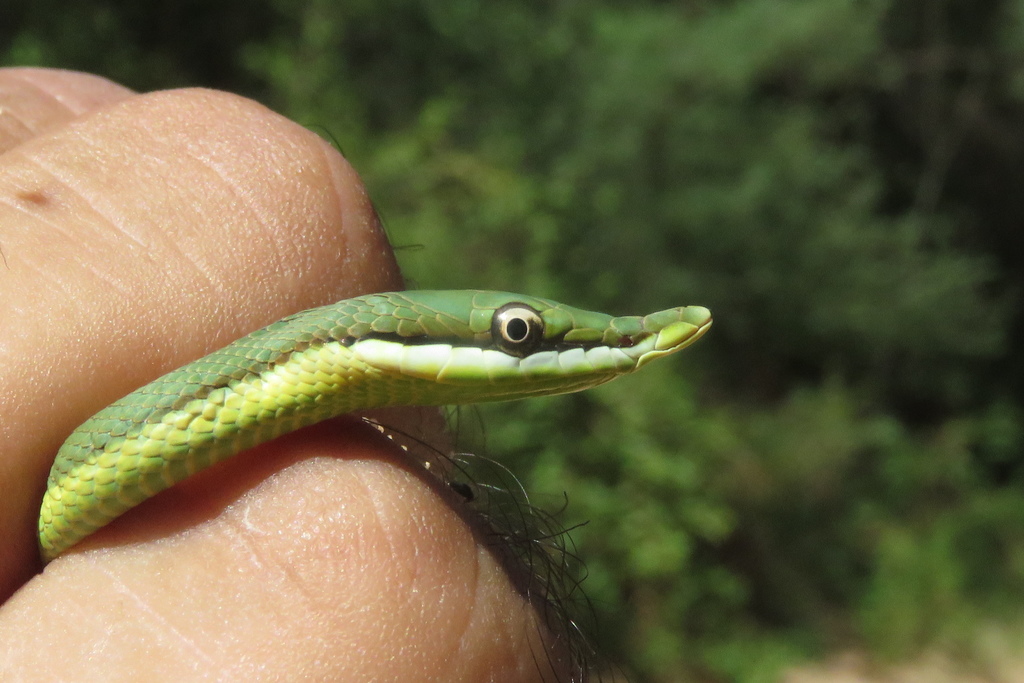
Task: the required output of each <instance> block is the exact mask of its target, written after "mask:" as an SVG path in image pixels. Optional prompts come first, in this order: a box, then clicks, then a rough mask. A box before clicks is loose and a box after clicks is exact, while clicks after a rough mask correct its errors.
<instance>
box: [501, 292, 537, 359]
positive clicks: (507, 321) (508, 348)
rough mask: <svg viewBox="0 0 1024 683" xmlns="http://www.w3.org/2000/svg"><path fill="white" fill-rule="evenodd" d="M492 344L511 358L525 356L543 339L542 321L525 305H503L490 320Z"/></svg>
mask: <svg viewBox="0 0 1024 683" xmlns="http://www.w3.org/2000/svg"><path fill="white" fill-rule="evenodd" d="M491 337H492V338H493V339H494V343H495V344H497V346H498V347H499V348H500V349H502V350H503V351H505V352H506V353H510V354H512V355H513V356H527V355H529V354H530V353H532V352H533V350H534V349H535V348H537V345H538V344H539V343H540V340H541V339H543V338H544V319H543V318H541V317H540V313H538V312H537V311H535V310H534V309H532V308H530V307H529V306H527V305H526V304H518V303H513V304H505V305H504V306H502V307H501V308H499V309H498V310H496V311H495V312H494V317H493V318H491Z"/></svg>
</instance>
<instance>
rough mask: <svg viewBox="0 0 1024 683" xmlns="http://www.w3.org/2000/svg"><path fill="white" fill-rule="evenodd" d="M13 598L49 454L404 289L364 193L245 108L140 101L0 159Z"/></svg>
mask: <svg viewBox="0 0 1024 683" xmlns="http://www.w3.org/2000/svg"><path fill="white" fill-rule="evenodd" d="M0 226H2V227H0V251H2V253H3V259H2V260H0V275H2V277H0V320H3V321H4V325H3V326H2V329H0V334H2V335H3V342H2V343H0V386H3V387H4V388H5V389H4V392H3V393H2V394H0V410H2V414H4V415H5V417H6V418H7V419H5V420H4V421H3V422H2V423H0V486H3V487H4V490H5V491H7V492H9V495H5V496H2V497H0V506H2V507H0V543H2V544H3V548H2V552H0V594H3V595H6V594H8V593H9V591H10V589H11V588H12V587H13V586H14V585H15V584H16V582H17V581H18V580H19V579H24V577H26V576H27V575H28V573H30V571H31V569H32V567H34V566H36V565H35V559H34V558H35V555H36V550H35V540H34V535H33V533H32V529H33V528H34V526H35V522H34V517H35V515H36V514H37V512H38V501H39V500H40V496H41V494H42V490H43V486H44V484H45V479H46V473H47V471H48V468H49V465H50V463H51V461H52V458H53V454H54V453H55V452H56V449H57V447H58V446H59V445H60V443H61V441H62V440H63V438H64V437H65V436H66V435H67V434H68V433H70V432H71V431H72V430H73V429H74V428H75V427H76V426H77V425H78V424H79V423H80V422H81V421H82V420H84V419H85V418H86V417H88V416H89V415H90V414H92V413H93V412H95V410H97V409H98V408H100V407H102V406H103V405H105V404H107V403H109V402H111V401H113V400H115V399H116V398H118V397H120V396H122V395H124V394H126V393H127V392H129V391H130V390H132V389H134V388H135V387H137V386H140V385H142V384H143V383H145V382H146V381H148V380H150V379H152V378H153V377H154V376H156V375H159V374H161V373H163V372H166V371H167V370H170V369H172V368H174V367H177V366H179V365H181V364H182V363H184V362H186V361H188V360H191V359H194V358H197V357H199V356H201V355H203V354H204V353H207V352H209V351H210V350H212V349H213V348H216V347H219V346H222V345H224V344H225V343H227V342H228V341H231V340H232V339H235V338H237V337H239V336H241V335H242V334H244V333H246V332H249V331H251V330H252V329H255V328H258V327H261V326H262V325H265V324H267V323H269V322H272V321H273V320H275V319H277V318H280V317H282V316H284V315H286V314H288V313H292V312H295V311H297V310H301V309H303V308H308V307H310V306H314V305H320V304H324V303H328V302H330V301H333V300H337V299H340V298H344V297H346V296H351V295H353V294H355V293H357V292H365V291H374V290H386V289H394V288H396V287H397V286H398V285H399V282H400V280H399V278H398V276H397V268H396V267H395V264H394V260H393V258H392V256H391V253H390V251H389V249H388V247H387V243H386V240H385V238H384V236H383V234H382V233H381V231H380V229H379V227H378V226H377V223H376V222H375V219H374V217H373V212H372V210H371V207H370V206H369V204H368V202H367V200H366V197H365V193H364V192H363V190H362V187H361V185H360V184H359V183H358V180H357V178H356V176H355V174H354V173H353V171H352V170H351V168H350V167H348V166H347V165H346V164H345V163H344V161H343V160H342V159H341V157H340V156H338V155H337V154H336V153H335V152H334V151H333V150H332V149H331V148H330V147H329V146H328V145H327V144H326V143H324V142H323V141H322V140H321V139H320V138H318V137H316V136H315V135H313V134H312V133H310V132H308V131H306V130H305V129H303V128H301V127H299V126H297V125H295V124H293V123H291V122H289V121H287V120H286V119H284V118H282V117H280V116H277V115H275V114H273V113H272V112H270V111H268V110H266V109H265V108H263V107H260V106H258V105H256V104H255V103H253V102H251V101H248V100H244V99H242V98H237V97H233V96H230V95H226V94H222V93H214V92H209V91H195V90H193V91H179V92H169V93H157V94H153V95H143V96H136V97H132V98H129V99H125V100H122V101H120V102H118V103H116V104H114V105H112V106H110V107H108V108H101V109H98V110H95V111H94V112H92V113H91V114H89V115H87V116H85V117H82V118H78V119H74V120H72V121H71V122H69V123H68V124H67V125H66V126H64V127H62V128H59V129H56V130H54V131H51V132H50V133H48V134H45V135H41V136H38V137H36V138H33V139H31V140H29V141H28V142H25V143H23V144H22V145H20V146H18V147H16V148H14V149H12V150H9V151H8V152H7V153H5V154H4V155H2V156H0Z"/></svg>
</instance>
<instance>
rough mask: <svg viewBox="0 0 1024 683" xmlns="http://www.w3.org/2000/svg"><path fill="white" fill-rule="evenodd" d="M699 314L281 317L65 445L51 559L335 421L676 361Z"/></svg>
mask: <svg viewBox="0 0 1024 683" xmlns="http://www.w3.org/2000/svg"><path fill="white" fill-rule="evenodd" d="M710 326H711V314H710V312H709V311H708V310H707V309H706V308H703V307H701V306H684V307H680V308H672V309H668V310H665V311H660V312H658V313H652V314H650V315H646V316H643V317H637V316H629V317H612V316H609V315H605V314H603V313H593V312H589V311H582V310H578V309H575V308H570V307H569V306H565V305H563V304H560V303H557V302H555V301H549V300H547V299H539V298H535V297H529V296H523V295H520V294H510V293H507V292H488V291H474V290H467V291H417V292H391V293H384V294H370V295H367V296H360V297H355V298H353V299H346V300H344V301H340V302H338V303H336V304H332V305H330V306H323V307H321V308H314V309H310V310H308V311H303V312H302V313H298V314H296V315H292V316H290V317H287V318H284V319H283V320H279V321H278V322H276V323H273V324H271V325H269V326H267V327H264V328H263V329H260V330H257V331H256V332H253V333H252V334H249V335H248V336H245V337H243V338H241V339H239V340H238V341H236V342H233V343H232V344H229V345H228V346H226V347H224V348H223V349H221V350H219V351H215V352H214V353H211V354H210V355H208V356H206V357H204V358H201V359H199V360H197V361H194V362H192V363H189V364H187V365H185V366H183V367H181V368H179V369H178V370H175V371H173V372H170V373H168V374H166V375H164V376H163V377H160V378H159V379H157V380H154V381H153V382H150V383H149V384H147V385H146V386H144V387H142V388H141V389H138V390H136V391H134V392H132V393H131V394H128V395H127V396H125V397H124V398H122V399H121V400H119V401H117V402H115V403H113V404H111V405H110V406H108V407H106V408H104V409H103V410H101V411H100V412H98V413H97V414H96V415H94V416H92V417H91V418H89V419H88V420H86V421H85V423H84V424H82V425H81V426H80V427H79V428H78V429H76V430H75V431H74V432H73V433H72V434H71V436H69V437H68V439H67V441H65V442H64V445H63V446H61V448H60V450H59V451H58V453H57V457H56V459H55V460H54V463H53V468H52V469H51V471H50V477H49V481H48V484H47V490H46V494H45V495H44V496H43V502H42V506H41V508H40V511H39V546H40V551H41V555H42V557H43V561H44V562H49V561H50V560H52V559H54V558H55V557H57V556H58V555H60V554H61V553H63V552H64V551H65V550H67V549H68V548H70V547H71V546H73V545H74V544H76V543H78V542H79V541H81V540H82V539H83V538H85V537H86V536H88V535H89V534H91V533H92V532H94V531H95V530H97V529H98V528H100V527H102V526H104V525H105V524H107V523H109V522H110V521H112V520H113V519H115V518H116V517H118V516H119V515H121V514H122V513H124V512H125V511H126V510H128V509H130V508H132V507H134V506H135V505H138V504H139V503H141V502H142V501H143V500H145V499H147V498H149V497H151V496H153V495H155V494H157V493H158V492H160V491H162V490H164V489H167V488H169V487H170V486H173V485H174V484H175V483H177V482H179V481H181V480H183V479H185V478H186V477H189V476H190V475H192V474H195V473H196V472H198V471H200V470H202V469H204V468H206V467H209V466H211V465H213V464H215V463H217V462H220V461H222V460H225V459H226V458H229V457H231V456H232V455H235V454H236V453H239V452H241V451H243V450H245V449H248V448H251V447H253V446H255V445H257V444H260V443H263V442H265V441H269V440H271V439H274V438H276V437H278V436H280V435H282V434H285V433H287V432H290V431H293V430H295V429H298V428H300V427H303V426H306V425H310V424H313V423H316V422H320V421H322V420H325V419H327V418H330V417H334V416H336V415H341V414H344V413H349V412H352V411H355V410H362V409H367V408H379V407H383V406H397V405H447V404H464V403H479V402H483V401H504V400H509V399H516V398H523V397H528V396H543V395H549V394H561V393H567V392H571V391H579V390H581V389H586V388H589V387H593V386H596V385H598V384H603V383H604V382H607V381H609V380H611V379H613V378H615V377H617V376H619V375H622V374H625V373H628V372H632V371H633V370H636V369H637V368H639V367H640V366H642V365H645V364H646V363H648V362H650V361H651V360H653V359H655V358H660V357H661V356H665V355H667V354H670V353H673V352H675V351H678V350H679V349H682V348H684V347H686V346H688V345H690V344H692V343H693V342H694V341H696V340H697V339H698V338H699V337H700V336H701V335H703V334H704V332H706V331H707V330H708V328H709V327H710Z"/></svg>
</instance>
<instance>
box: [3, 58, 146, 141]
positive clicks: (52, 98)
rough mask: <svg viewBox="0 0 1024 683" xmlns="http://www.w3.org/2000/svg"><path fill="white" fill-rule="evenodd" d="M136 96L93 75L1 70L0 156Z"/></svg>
mask: <svg viewBox="0 0 1024 683" xmlns="http://www.w3.org/2000/svg"><path fill="white" fill-rule="evenodd" d="M132 94H133V93H132V91H131V90H129V89H128V88H125V87H122V86H120V85H117V84H116V83H112V82H111V81H108V80H107V79H105V78H100V77H99V76H93V75H91V74H83V73H76V72H74V71H61V70H58V69H29V68H8V69H0V154H2V153H3V152H6V151H7V150H8V149H11V148H13V147H16V146H17V145H19V144H21V143H22V142H25V141H26V140H30V139H32V138H34V137H36V136H37V135H41V134H42V133H45V132H48V131H50V130H53V129H55V128H59V127H61V126H63V125H65V124H67V122H68V121H70V120H71V119H74V118H76V117H78V116H81V115H83V114H85V113H87V112H89V111H92V110H93V109H96V108H98V107H103V106H107V105H110V104H113V103H114V102H117V101H118V100H123V99H125V98H126V97H130V96H131V95H132Z"/></svg>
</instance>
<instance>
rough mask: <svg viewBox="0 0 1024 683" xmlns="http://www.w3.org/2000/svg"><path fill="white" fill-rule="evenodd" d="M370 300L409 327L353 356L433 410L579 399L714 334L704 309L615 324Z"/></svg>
mask: <svg viewBox="0 0 1024 683" xmlns="http://www.w3.org/2000/svg"><path fill="white" fill-rule="evenodd" d="M374 297H378V298H379V299H374ZM366 299H367V303H368V304H370V305H372V306H375V307H376V309H377V310H376V311H375V312H376V313H377V314H384V313H385V308H389V307H393V310H396V311H399V312H400V313H401V315H402V319H403V321H404V323H405V324H404V325H392V324H390V323H389V324H388V327H393V328H394V330H395V331H394V332H388V333H385V334H370V335H368V336H367V337H366V338H365V339H360V340H357V341H356V342H355V343H353V344H352V347H351V350H352V352H353V353H354V354H355V355H356V356H357V357H359V358H360V359H361V360H362V361H363V362H365V363H367V364H368V365H370V366H373V367H375V368H377V369H378V370H380V371H382V372H386V373H390V374H394V375H397V376H400V377H403V378H408V379H415V380H423V381H426V382H429V383H431V385H432V387H431V388H430V390H425V391H422V392H420V391H416V394H417V397H418V398H419V399H422V397H423V396H424V395H430V396H432V397H433V396H437V400H436V401H435V402H437V403H468V402H479V401H496V400H507V399H513V398H521V397H524V396H537V395H545V394H559V393H566V392H570V391H579V390H581V389H586V388H588V387H592V386H596V385H598V384H603V383H604V382H607V381H609V380H611V379H613V378H614V377H617V376H619V375H622V374H625V373H628V372H632V371H634V370H636V369H638V368H640V367H641V366H643V365H645V364H647V363H649V362H650V361H652V360H654V359H655V358H660V357H662V356H665V355H668V354H671V353H674V352H676V351H679V350H680V349H683V348H685V347H687V346H689V345H690V344H692V343H693V342H695V341H697V339H699V338H700V337H701V336H702V335H703V334H704V333H705V332H707V330H708V329H709V328H710V326H711V313H710V311H708V309H706V308H704V307H702V306H683V307H678V308H671V309H668V310H664V311H659V312H657V313H652V314H650V315H646V316H624V317H613V316H610V315H606V314H604V313H596V312H592V311H584V310H580V309H576V308H572V307H570V306H566V305H565V304H561V303H558V302H556V301H551V300H548V299H540V298H537V297H528V296H524V295H521V294H511V293H508V292H486V291H472V290H470V291H461V292H450V291H449V292H433V291H419V292H402V293H398V294H387V295H373V296H371V297H366ZM431 400H432V401H433V398H432V399H431Z"/></svg>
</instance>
